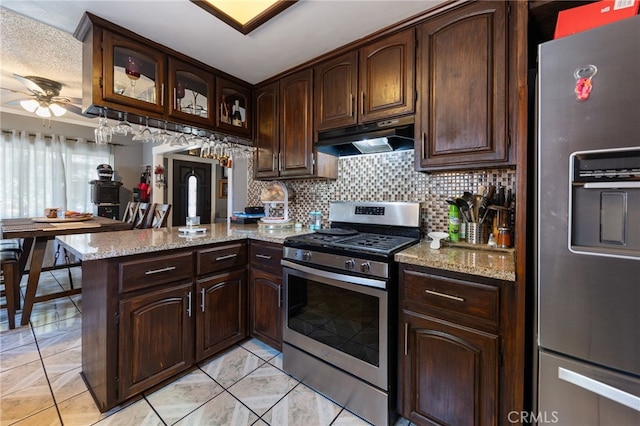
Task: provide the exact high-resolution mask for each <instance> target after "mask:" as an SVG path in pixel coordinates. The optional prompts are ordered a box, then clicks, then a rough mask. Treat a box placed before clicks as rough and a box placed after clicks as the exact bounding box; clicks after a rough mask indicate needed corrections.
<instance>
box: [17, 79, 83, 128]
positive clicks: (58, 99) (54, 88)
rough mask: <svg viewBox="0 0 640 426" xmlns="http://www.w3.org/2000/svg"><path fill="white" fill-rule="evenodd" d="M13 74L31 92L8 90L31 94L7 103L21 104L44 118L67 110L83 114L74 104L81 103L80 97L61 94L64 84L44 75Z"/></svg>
mask: <svg viewBox="0 0 640 426" xmlns="http://www.w3.org/2000/svg"><path fill="white" fill-rule="evenodd" d="M13 76H14V77H15V78H16V80H18V81H19V82H20V83H22V84H23V85H24V86H25V87H26V89H27V90H28V91H29V93H25V92H20V91H16V90H12V89H7V90H10V91H11V92H14V93H22V94H24V95H27V96H29V98H26V99H14V100H12V101H9V102H7V103H6V104H7V105H20V106H22V108H24V109H25V110H27V111H29V112H35V113H36V115H38V116H39V117H42V118H50V117H51V116H52V115H53V116H55V117H60V116H61V115H63V114H64V113H66V112H67V111H70V112H73V113H75V114H79V115H83V114H82V109H81V108H80V107H78V106H76V105H74V104H81V103H82V100H81V99H79V98H70V97H65V96H60V91H61V90H62V84H60V83H58V82H57V81H53V80H49V79H48V78H44V77H35V76H24V77H23V76H20V75H18V74H14V75H13Z"/></svg>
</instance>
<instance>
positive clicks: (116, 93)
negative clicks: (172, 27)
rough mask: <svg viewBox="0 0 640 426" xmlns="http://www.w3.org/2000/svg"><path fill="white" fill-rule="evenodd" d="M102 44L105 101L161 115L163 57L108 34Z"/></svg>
mask: <svg viewBox="0 0 640 426" xmlns="http://www.w3.org/2000/svg"><path fill="white" fill-rule="evenodd" d="M103 41H104V52H103V58H104V59H103V66H104V72H103V77H104V83H103V97H104V99H107V100H110V101H113V102H117V103H119V104H123V105H128V106H131V107H135V108H139V109H141V110H146V111H153V112H159V113H162V112H163V110H164V80H165V65H164V61H165V57H164V55H163V54H161V53H160V52H158V51H155V50H153V49H151V48H148V47H146V46H144V45H141V44H138V43H135V42H132V41H130V40H128V39H126V38H123V37H119V36H117V35H115V34H112V33H109V32H107V31H105V32H104V40H103Z"/></svg>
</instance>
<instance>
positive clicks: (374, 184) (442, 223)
mask: <svg viewBox="0 0 640 426" xmlns="http://www.w3.org/2000/svg"><path fill="white" fill-rule="evenodd" d="M282 182H284V183H285V184H286V185H287V188H289V190H290V191H293V192H295V199H293V200H291V201H290V203H289V216H290V217H291V218H292V219H293V220H295V221H297V222H300V223H302V224H303V226H305V227H307V226H308V225H309V212H310V211H312V210H318V211H320V212H322V215H323V226H329V221H328V217H329V202H330V201H414V202H415V201H417V202H420V203H421V211H422V214H421V216H422V220H421V229H422V231H423V233H424V234H426V233H427V232H431V231H446V230H447V224H448V217H447V216H448V211H449V206H448V204H447V203H446V201H445V200H446V199H447V198H455V197H458V196H461V195H462V193H463V192H464V191H469V192H472V193H475V192H476V191H477V190H478V187H479V186H480V185H485V186H488V185H491V184H493V185H496V186H498V185H502V186H504V187H506V188H507V189H508V188H511V189H512V191H513V193H514V194H515V189H516V171H515V170H514V169H484V170H470V171H469V170H467V171H464V172H438V173H430V174H427V173H423V172H418V171H416V170H415V169H414V151H413V150H407V151H396V152H390V153H383V154H369V155H356V156H350V157H340V159H339V160H338V179H337V180H335V181H334V180H330V181H323V180H295V181H287V180H285V181H282ZM268 183H269V182H267V181H256V180H253V161H252V160H250V161H249V181H248V199H247V202H248V204H249V206H261V205H262V203H261V202H260V191H261V190H262V188H264V187H265V186H267V185H268Z"/></svg>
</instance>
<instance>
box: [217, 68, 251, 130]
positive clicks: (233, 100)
mask: <svg viewBox="0 0 640 426" xmlns="http://www.w3.org/2000/svg"><path fill="white" fill-rule="evenodd" d="M216 101H217V105H216V108H217V109H218V112H217V117H216V126H217V127H218V128H219V129H220V130H221V131H224V132H227V133H230V134H235V135H238V136H244V137H248V138H249V137H251V119H252V117H251V89H250V88H248V87H244V86H241V85H239V84H237V83H233V82H230V81H227V80H225V79H223V78H220V77H218V78H216Z"/></svg>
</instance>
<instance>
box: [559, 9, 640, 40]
mask: <svg viewBox="0 0 640 426" xmlns="http://www.w3.org/2000/svg"><path fill="white" fill-rule="evenodd" d="M638 9H640V0H603V1H598V2H595V3H590V4H586V5H584V6H580V7H574V8H572V9H567V10H563V11H560V12H559V13H558V21H557V22H556V31H555V34H554V36H553V38H554V39H557V38H560V37H565V36H568V35H571V34H575V33H579V32H580V31H585V30H590V29H592V28H595V27H599V26H601V25H605V24H609V23H611V22H614V21H618V20H620V19H624V18H628V17H630V16H634V15H637V14H638Z"/></svg>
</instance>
